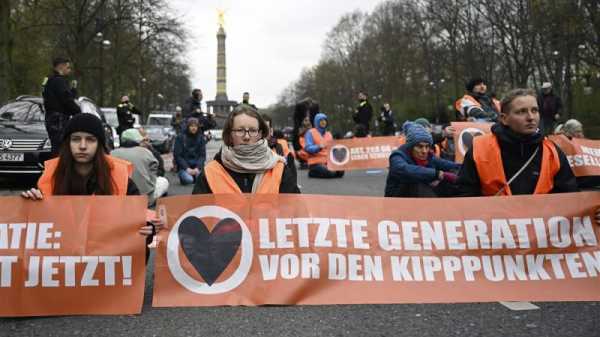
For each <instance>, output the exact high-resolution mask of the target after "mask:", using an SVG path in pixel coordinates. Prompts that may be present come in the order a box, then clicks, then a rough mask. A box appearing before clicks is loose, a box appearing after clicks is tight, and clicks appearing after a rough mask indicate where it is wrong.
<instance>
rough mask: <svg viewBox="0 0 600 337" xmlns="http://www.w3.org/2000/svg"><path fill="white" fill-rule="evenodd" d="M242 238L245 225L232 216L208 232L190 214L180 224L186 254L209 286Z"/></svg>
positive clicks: (202, 224) (182, 245)
mask: <svg viewBox="0 0 600 337" xmlns="http://www.w3.org/2000/svg"><path fill="white" fill-rule="evenodd" d="M241 241H242V227H241V226H240V224H239V223H238V222H237V221H236V220H235V219H232V218H225V219H221V220H220V221H219V223H217V225H216V226H215V228H213V230H212V232H209V230H208V228H207V227H206V225H205V224H204V222H203V221H202V220H201V219H198V218H197V217H194V216H189V217H187V218H185V219H183V221H182V222H181V224H180V225H179V243H180V245H181V248H182V249H183V252H184V253H185V256H186V257H187V259H188V260H189V261H190V263H191V264H192V265H193V266H194V268H195V269H196V271H197V272H198V273H199V274H200V276H202V278H203V279H204V281H205V282H206V283H207V284H208V285H209V286H210V285H212V284H213V283H215V281H216V280H217V278H219V276H220V275H221V273H223V271H224V270H225V269H226V268H227V266H228V265H229V263H231V260H233V257H234V256H235V254H236V252H237V251H238V249H239V247H240V243H241Z"/></svg>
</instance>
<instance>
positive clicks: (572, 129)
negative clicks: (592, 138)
mask: <svg viewBox="0 0 600 337" xmlns="http://www.w3.org/2000/svg"><path fill="white" fill-rule="evenodd" d="M560 131H561V133H562V134H563V135H565V136H566V137H567V138H569V139H573V138H585V135H584V134H583V124H581V122H580V121H578V120H576V119H569V120H568V121H566V122H565V124H563V125H562V128H561V129H560Z"/></svg>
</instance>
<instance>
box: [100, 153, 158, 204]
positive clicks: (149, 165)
mask: <svg viewBox="0 0 600 337" xmlns="http://www.w3.org/2000/svg"><path fill="white" fill-rule="evenodd" d="M110 154H111V156H115V157H117V158H121V159H123V160H127V161H128V162H130V163H132V164H133V166H134V170H133V175H132V177H131V180H133V182H134V183H135V184H136V185H137V187H138V189H139V190H140V195H144V194H146V195H148V205H151V204H153V203H154V198H153V194H154V186H155V184H156V177H157V172H158V160H156V158H155V157H154V155H153V154H152V152H150V150H148V149H146V148H144V147H141V146H133V147H120V148H118V149H115V150H113V151H112V152H111V153H110Z"/></svg>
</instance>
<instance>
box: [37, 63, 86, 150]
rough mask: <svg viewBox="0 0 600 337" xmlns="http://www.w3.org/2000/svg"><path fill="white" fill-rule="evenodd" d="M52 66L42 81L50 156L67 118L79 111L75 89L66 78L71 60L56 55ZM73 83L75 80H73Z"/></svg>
mask: <svg viewBox="0 0 600 337" xmlns="http://www.w3.org/2000/svg"><path fill="white" fill-rule="evenodd" d="M52 67H53V73H52V75H50V76H49V77H48V79H47V80H45V81H44V82H45V83H44V85H43V89H42V96H43V97H44V109H45V111H46V116H45V124H46V131H47V132H48V138H50V144H51V145H52V153H51V156H52V157H56V156H58V149H59V148H60V144H61V142H62V130H63V129H64V127H65V125H66V124H67V121H68V120H69V118H71V116H73V115H76V114H79V113H81V109H80V108H79V105H77V103H76V102H75V99H76V98H77V91H76V90H75V88H73V87H72V86H71V85H70V84H69V81H68V80H67V77H68V76H69V75H70V74H71V71H72V68H71V61H70V60H69V59H67V58H63V57H57V58H55V59H54V60H53V61H52ZM74 83H76V82H75V81H74Z"/></svg>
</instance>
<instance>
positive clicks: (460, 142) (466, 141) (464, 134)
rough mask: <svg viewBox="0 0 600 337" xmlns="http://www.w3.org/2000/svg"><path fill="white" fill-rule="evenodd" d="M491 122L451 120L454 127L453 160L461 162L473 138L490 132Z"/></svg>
mask: <svg viewBox="0 0 600 337" xmlns="http://www.w3.org/2000/svg"><path fill="white" fill-rule="evenodd" d="M492 124H493V123H471V122H452V123H451V125H452V127H453V128H454V130H455V131H454V147H455V157H454V161H455V162H457V163H462V162H463V160H464V159H465V154H466V153H467V151H468V150H469V149H470V148H471V146H472V145H473V138H475V137H477V136H482V135H484V134H486V133H490V132H492V131H491V128H492Z"/></svg>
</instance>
